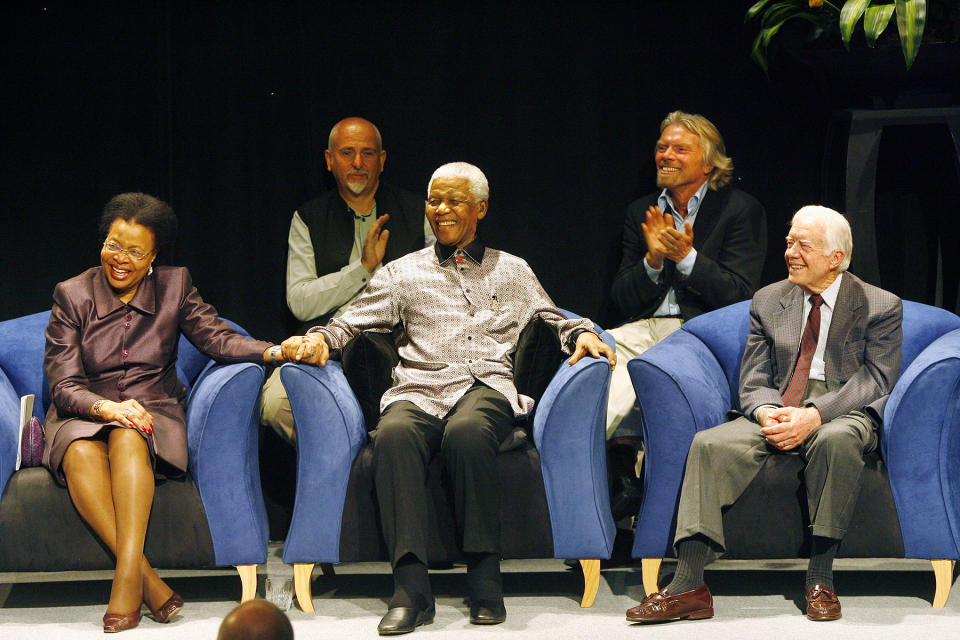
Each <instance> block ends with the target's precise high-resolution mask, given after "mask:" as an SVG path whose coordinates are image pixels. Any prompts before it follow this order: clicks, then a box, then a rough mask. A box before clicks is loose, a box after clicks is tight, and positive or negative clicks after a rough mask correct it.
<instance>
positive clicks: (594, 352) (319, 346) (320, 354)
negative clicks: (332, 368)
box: [280, 331, 617, 369]
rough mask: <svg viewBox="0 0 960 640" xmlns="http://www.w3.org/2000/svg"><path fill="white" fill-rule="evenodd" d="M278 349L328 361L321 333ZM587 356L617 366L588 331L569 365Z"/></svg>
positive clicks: (291, 357) (297, 357)
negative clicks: (604, 360) (603, 359)
mask: <svg viewBox="0 0 960 640" xmlns="http://www.w3.org/2000/svg"><path fill="white" fill-rule="evenodd" d="M280 348H281V349H282V350H283V358H284V360H287V361H288V362H303V363H306V364H318V365H320V366H321V367H322V366H324V365H326V364H327V360H329V359H330V347H328V346H327V341H326V340H325V339H324V337H323V334H322V333H308V334H307V335H304V336H292V337H290V338H287V339H286V340H284V341H283V342H282V343H281V344H280ZM587 354H590V355H591V356H593V357H594V358H606V359H607V360H609V361H610V368H611V369H613V368H614V367H615V366H616V365H617V354H616V353H614V351H613V349H611V348H610V347H608V346H607V345H606V343H605V342H603V340H601V339H600V337H599V336H598V335H597V334H595V333H592V332H590V331H584V332H583V333H581V334H580V335H579V336H577V346H576V348H575V349H574V352H573V356H572V357H571V358H570V360H569V363H570V364H576V362H577V361H578V360H580V358H582V357H583V356H585V355H587Z"/></svg>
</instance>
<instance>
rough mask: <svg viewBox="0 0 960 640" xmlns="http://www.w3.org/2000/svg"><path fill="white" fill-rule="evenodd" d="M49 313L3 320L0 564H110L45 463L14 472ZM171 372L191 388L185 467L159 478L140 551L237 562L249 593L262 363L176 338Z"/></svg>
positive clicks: (168, 558)
mask: <svg viewBox="0 0 960 640" xmlns="http://www.w3.org/2000/svg"><path fill="white" fill-rule="evenodd" d="M49 316H50V313H49V312H43V313H37V314H33V315H29V316H24V317H21V318H15V319H13V320H7V321H5V322H0V572H7V571H71V570H73V571H76V570H92V569H112V568H113V566H114V561H113V558H112V556H111V555H110V554H109V552H108V551H107V550H106V549H105V548H104V547H103V546H102V545H101V544H100V543H99V541H98V540H97V538H96V537H95V536H94V535H93V533H92V532H91V531H90V530H89V529H88V528H87V526H86V524H85V523H84V522H83V521H82V519H81V518H80V516H79V515H78V514H77V512H76V510H75V509H74V507H73V504H72V503H71V502H70V497H69V495H68V493H67V490H66V489H65V488H62V487H59V486H58V485H57V484H56V483H55V482H54V480H53V477H52V476H51V475H50V473H49V472H48V471H47V470H46V469H45V468H43V467H33V468H22V469H20V470H19V471H14V466H15V462H16V458H17V439H18V428H19V425H18V416H19V413H20V400H19V398H20V396H22V395H25V394H28V393H32V394H35V395H36V400H35V404H34V415H35V416H37V417H38V418H40V420H43V418H44V415H45V413H46V409H47V408H48V407H49V404H50V395H49V390H48V388H47V381H46V377H45V375H44V371H43V349H44V331H45V329H46V327H47V321H48V319H49ZM234 327H236V325H234ZM236 328H237V329H240V328H239V327H236ZM240 330H241V331H242V329H240ZM177 372H178V374H179V377H180V380H181V381H183V383H184V384H185V385H187V388H188V390H189V396H188V399H187V440H188V451H189V473H188V474H187V475H186V477H185V478H183V479H179V480H167V481H165V482H163V483H161V484H160V485H159V486H158V487H157V491H156V494H155V496H154V504H153V512H152V516H151V518H150V526H149V528H148V530H147V539H146V544H145V547H144V553H145V555H146V556H147V557H148V558H150V560H151V562H152V563H153V564H154V566H156V567H157V568H161V569H164V568H166V569H174V568H209V567H215V566H229V565H233V566H236V567H237V570H238V572H239V573H240V578H241V583H242V591H241V599H242V600H248V599H251V598H253V597H254V594H255V593H256V566H257V564H259V563H263V562H266V558H267V518H266V510H265V508H264V504H263V496H262V494H261V493H260V470H259V466H258V459H257V424H256V421H255V416H256V411H257V408H258V407H257V403H258V398H259V393H260V387H261V385H262V384H263V367H261V366H259V365H256V364H249V363H247V364H233V365H218V364H215V363H214V362H212V361H211V360H209V359H207V357H206V356H204V355H203V354H201V353H200V352H199V351H197V350H196V349H195V348H194V347H193V345H191V344H190V343H189V342H188V341H187V340H186V339H185V338H183V337H181V338H180V344H179V358H178V360H177Z"/></svg>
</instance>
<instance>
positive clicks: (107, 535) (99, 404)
mask: <svg viewBox="0 0 960 640" xmlns="http://www.w3.org/2000/svg"><path fill="white" fill-rule="evenodd" d="M176 228H177V219H176V217H175V216H174V214H173V210H172V209H171V208H170V206H169V205H168V204H166V203H165V202H162V201H160V200H158V199H156V198H154V197H152V196H148V195H145V194H142V193H123V194H120V195H118V196H116V197H114V198H112V199H111V200H110V202H108V203H107V205H106V207H105V208H104V211H103V216H102V218H101V221H100V229H101V233H102V234H103V238H104V242H103V246H102V249H101V251H100V266H99V267H94V268H91V269H88V270H86V271H84V272H83V273H81V274H80V275H78V276H76V277H74V278H71V279H69V280H67V281H65V282H61V283H60V284H58V285H57V287H56V290H55V291H54V294H53V297H54V304H53V310H52V312H51V314H50V324H49V326H48V327H47V333H46V339H47V342H46V351H45V354H44V366H45V368H46V373H47V380H48V382H49V384H50V389H51V396H52V400H53V401H52V403H51V405H50V409H49V411H48V412H47V418H46V425H45V427H44V436H45V438H44V440H45V442H44V453H43V461H44V464H45V465H46V466H47V468H49V469H50V471H51V472H52V473H53V474H54V476H55V477H56V478H57V481H58V482H60V483H61V484H65V485H66V486H67V489H68V490H69V493H70V498H71V499H72V500H73V503H74V505H75V506H76V508H77V511H78V512H79V513H80V515H81V516H82V517H83V519H84V520H86V522H87V523H88V524H89V525H90V526H91V527H92V528H93V530H94V532H96V534H97V535H98V536H99V537H100V539H101V540H102V541H103V542H104V544H106V546H107V547H109V549H110V550H111V551H112V552H113V553H114V555H115V556H116V563H117V564H116V571H115V573H114V577H113V586H112V588H111V591H110V603H109V605H108V606H107V613H106V615H104V617H103V630H104V631H105V632H114V631H123V630H124V629H129V628H131V627H134V626H136V625H137V624H138V623H139V621H140V608H141V602H143V603H145V604H146V605H147V607H148V608H149V609H150V611H151V613H152V615H153V617H154V619H156V620H158V621H159V622H166V621H168V620H169V619H170V618H171V617H172V616H173V615H174V614H175V613H176V612H177V611H179V610H180V608H181V607H182V606H183V599H182V598H180V596H179V595H177V594H176V593H174V592H173V590H172V589H171V588H170V587H169V586H167V585H166V583H164V581H163V580H161V579H160V577H159V576H158V575H157V573H156V572H155V571H154V570H153V569H152V568H151V566H150V564H149V563H148V562H147V559H146V558H145V557H144V556H143V545H144V539H145V537H146V531H147V522H148V520H149V517H150V509H151V506H152V504H153V492H154V482H155V478H162V477H172V476H178V475H181V474H183V473H184V471H185V470H186V468H187V436H186V416H185V412H184V401H185V399H186V390H185V388H184V386H183V384H182V383H181V382H180V380H179V379H178V378H177V370H176V359H177V342H178V340H179V337H180V334H181V333H182V334H183V335H185V336H186V337H187V338H188V339H189V340H190V342H191V343H193V344H194V345H195V346H196V347H197V348H198V349H199V350H200V351H202V352H203V353H204V354H206V355H207V356H209V357H211V358H213V359H215V360H217V361H218V362H271V361H273V362H280V361H282V358H283V356H282V350H281V347H280V346H274V345H273V344H271V343H269V342H261V341H259V340H254V339H252V338H248V337H245V336H242V335H240V334H239V333H237V332H236V331H235V330H234V329H233V328H231V327H230V326H229V325H228V324H227V323H226V322H224V321H223V320H221V319H220V318H219V317H218V316H217V312H216V310H215V309H214V308H213V307H212V306H210V305H209V304H207V303H205V302H204V301H203V299H201V297H200V296H199V295H198V294H197V290H196V289H195V288H194V287H193V285H192V283H191V279H190V274H189V272H188V271H187V269H186V268H183V267H168V266H160V265H159V263H157V264H156V265H155V264H154V262H155V260H156V258H157V256H158V255H163V254H165V253H166V252H167V251H168V250H169V249H170V247H171V245H172V242H173V239H174V236H175V235H176ZM291 340H299V338H292V339H291ZM304 360H309V358H304Z"/></svg>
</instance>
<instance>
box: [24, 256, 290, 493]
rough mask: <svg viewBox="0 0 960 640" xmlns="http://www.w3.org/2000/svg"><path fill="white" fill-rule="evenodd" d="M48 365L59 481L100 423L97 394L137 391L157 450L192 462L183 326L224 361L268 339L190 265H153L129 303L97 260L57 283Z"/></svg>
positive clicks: (247, 357) (247, 354)
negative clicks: (213, 294)
mask: <svg viewBox="0 0 960 640" xmlns="http://www.w3.org/2000/svg"><path fill="white" fill-rule="evenodd" d="M53 302H54V304H53V309H52V311H51V313H50V324H49V325H48V326H47V332H46V338H47V343H46V349H45V351H44V368H45V370H46V374H47V382H48V384H49V385H50V391H51V394H50V395H51V400H52V402H51V404H50V409H49V410H48V411H47V417H46V422H45V424H44V440H45V443H44V453H43V462H44V465H46V466H47V467H48V468H49V469H50V470H51V471H53V473H54V475H55V476H56V477H57V478H58V480H60V481H61V482H63V475H62V473H61V471H60V464H61V462H62V460H63V454H64V453H65V452H66V449H67V447H68V446H69V445H70V443H71V442H73V441H74V440H76V439H78V438H89V437H91V436H93V435H95V434H96V433H98V432H99V431H100V430H101V429H102V428H103V427H104V423H101V422H96V421H94V420H93V419H92V418H91V416H90V409H91V407H92V406H93V403H94V402H96V401H97V400H99V399H101V398H106V399H107V400H113V401H115V402H119V401H123V400H126V399H128V398H133V399H135V400H136V401H137V402H139V403H140V404H142V405H143V406H144V407H145V408H146V409H147V410H148V411H149V412H150V413H151V414H152V415H153V417H154V431H153V435H152V436H151V435H148V434H143V433H141V435H143V436H144V437H145V438H146V439H147V443H148V445H149V447H150V451H151V454H152V455H153V456H154V460H155V461H156V459H157V458H159V459H160V460H163V461H164V462H166V463H168V464H170V465H172V466H173V467H175V468H176V469H177V470H179V471H181V472H182V471H185V470H186V468H187V431H186V417H185V413H184V401H185V400H186V388H185V387H184V386H183V383H182V382H180V379H179V378H178V377H177V369H176V361H177V342H178V340H179V338H180V334H181V333H183V335H184V336H186V337H187V339H188V340H190V342H191V343H193V345H194V346H196V347H197V349H199V350H200V351H201V352H203V353H204V354H205V355H207V356H209V357H210V358H212V359H214V360H216V361H218V362H225V363H231V362H262V360H263V352H264V350H265V349H267V348H268V347H270V346H271V344H272V343H269V342H262V341H260V340H254V339H252V338H248V337H245V336H242V335H240V334H239V333H237V332H236V331H235V330H234V329H233V328H232V327H231V326H230V325H228V324H227V323H226V322H224V321H223V320H221V319H220V318H219V317H218V316H217V310H216V309H214V308H213V307H212V306H211V305H209V304H207V303H206V302H204V301H203V299H202V298H201V297H200V295H199V294H198V293H197V290H196V288H195V287H194V286H193V283H192V281H191V278H190V273H189V271H187V269H186V268H185V267H162V266H157V267H154V270H153V274H152V275H150V276H147V277H146V278H144V279H143V281H142V282H141V283H140V286H139V287H138V288H137V292H136V294H135V295H134V297H133V299H132V300H130V302H129V303H126V304H124V303H123V302H121V301H120V298H118V297H117V295H116V294H115V293H114V292H113V289H111V288H110V285H109V283H108V282H107V279H106V276H105V275H104V274H103V271H102V269H101V267H94V268H92V269H88V270H86V271H84V272H83V273H81V274H80V275H78V276H76V277H74V278H71V279H69V280H66V281H65V282H61V283H60V284H58V285H57V287H56V289H55V290H54V292H53Z"/></svg>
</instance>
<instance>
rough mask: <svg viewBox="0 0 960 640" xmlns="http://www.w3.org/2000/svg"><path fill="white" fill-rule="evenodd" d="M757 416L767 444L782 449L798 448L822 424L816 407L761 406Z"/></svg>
mask: <svg viewBox="0 0 960 640" xmlns="http://www.w3.org/2000/svg"><path fill="white" fill-rule="evenodd" d="M757 418H758V420H759V422H760V433H761V435H763V437H764V439H765V440H766V441H767V444H769V445H771V446H774V447H776V448H777V449H780V450H781V451H790V450H791V449H796V448H797V447H799V446H800V445H801V444H803V441H804V440H806V439H807V436H809V435H810V433H811V432H813V430H814V429H816V428H817V427H819V426H820V425H821V424H822V423H821V418H820V410H819V409H817V408H816V407H761V408H760V410H759V411H757Z"/></svg>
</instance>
